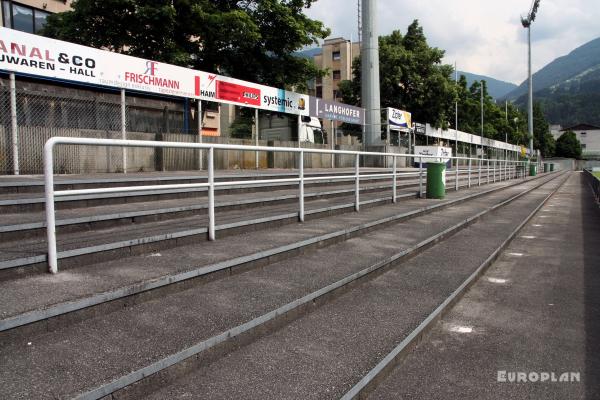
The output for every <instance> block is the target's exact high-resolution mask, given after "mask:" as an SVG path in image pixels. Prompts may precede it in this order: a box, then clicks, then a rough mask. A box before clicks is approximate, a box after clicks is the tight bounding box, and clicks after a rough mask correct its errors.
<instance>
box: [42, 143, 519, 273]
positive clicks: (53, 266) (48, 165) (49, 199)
mask: <svg viewBox="0 0 600 400" xmlns="http://www.w3.org/2000/svg"><path fill="white" fill-rule="evenodd" d="M56 145H79V146H111V147H123V148H126V147H152V148H180V149H199V150H207V151H208V160H207V161H208V166H207V169H208V181H207V182H206V183H182V184H169V185H147V186H126V187H116V188H93V189H77V190H58V191H55V190H54V157H53V150H54V147H55V146H56ZM215 150H242V151H255V152H257V151H265V152H287V153H298V154H299V159H298V177H297V178H285V179H266V180H247V181H228V182H218V183H215V172H214V152H215ZM305 153H317V154H330V155H353V156H355V160H354V174H352V175H342V176H323V177H321V176H319V177H308V178H305V177H304V154H305ZM361 156H377V157H391V158H392V160H393V162H392V172H389V173H377V174H364V175H362V176H361V175H360V157H361ZM399 157H403V158H405V159H415V160H418V164H419V170H418V172H398V170H397V167H396V165H397V159H398V158H399ZM428 159H445V160H468V164H469V165H468V169H466V170H465V169H463V170H462V171H467V173H468V187H471V170H472V169H471V164H472V160H476V161H477V164H478V169H479V179H478V183H479V184H481V170H482V164H483V162H482V161H483V160H482V159H480V158H472V157H445V156H441V157H440V156H427V155H415V154H404V153H380V152H373V151H351V150H326V149H307V148H296V147H269V146H245V145H232V144H216V143H183V142H157V141H146V140H122V139H92V138H68V137H59V136H57V137H53V138H51V139H49V140H48V141H47V142H46V144H45V145H44V185H45V202H46V232H47V241H48V243H47V244H48V269H49V271H50V272H51V273H56V272H58V260H57V249H56V215H55V210H54V201H55V198H56V197H64V196H72V195H84V194H99V193H122V192H137V191H144V190H167V189H195V188H202V187H206V188H208V239H209V240H215V187H221V186H239V185H257V184H265V183H298V185H299V187H298V189H299V196H298V197H299V211H298V219H299V221H300V222H303V221H304V183H305V182H306V181H309V182H312V181H324V180H339V179H342V180H344V179H346V180H354V193H355V201H354V208H355V210H356V211H359V210H360V180H361V178H362V179H365V180H368V179H370V178H387V177H389V178H392V202H394V203H395V202H396V200H397V196H396V189H397V182H396V181H397V177H398V176H407V175H416V176H418V177H419V196H420V197H422V194H423V161H424V160H425V161H427V160H428ZM486 160H487V163H488V165H487V166H488V182H489V163H490V161H494V165H495V163H496V162H497V161H502V162H504V163H505V166H506V167H507V173H506V174H505V179H509V176H511V177H512V176H515V175H517V176H515V177H516V178H518V169H517V168H516V166H517V165H519V164H525V162H524V161H517V160H491V159H486ZM508 164H510V165H511V167H510V170H511V171H515V174H514V175H513V174H512V173H511V174H510V175H509V174H508V169H509V168H508ZM459 169H460V168H459V167H458V165H457V167H456V177H457V180H456V190H458V187H459V185H458V174H459ZM523 170H524V169H523ZM523 175H524V173H523Z"/></svg>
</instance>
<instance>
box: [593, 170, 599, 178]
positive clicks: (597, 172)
mask: <svg viewBox="0 0 600 400" xmlns="http://www.w3.org/2000/svg"><path fill="white" fill-rule="evenodd" d="M592 174H593V175H594V176H595V177H596V178H598V179H600V171H596V172H592Z"/></svg>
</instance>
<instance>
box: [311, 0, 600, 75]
mask: <svg viewBox="0 0 600 400" xmlns="http://www.w3.org/2000/svg"><path fill="white" fill-rule="evenodd" d="M364 1H367V0H364ZM377 1H378V17H379V26H380V32H379V34H388V33H390V32H391V31H392V30H395V29H400V30H401V31H402V32H405V31H406V27H407V26H408V25H409V24H410V23H411V22H412V20H414V19H418V20H419V21H420V22H421V24H422V25H423V27H424V30H425V35H426V36H427V38H428V40H429V44H430V45H432V46H436V47H440V48H442V49H445V50H446V58H445V62H447V63H449V64H454V61H455V60H456V61H457V63H458V69H459V70H463V71H468V72H473V73H476V74H482V75H488V76H491V77H494V78H497V79H502V80H506V81H509V82H513V83H517V84H518V83H521V82H522V81H523V80H524V79H525V78H526V74H527V59H526V56H527V34H526V30H525V29H523V28H522V27H521V22H520V15H521V14H523V15H524V14H526V13H527V12H528V11H529V7H530V6H531V0H502V1H494V0H421V1H414V0H377ZM306 13H307V14H308V15H309V16H310V17H311V18H315V19H319V20H321V21H323V22H324V23H325V24H326V25H327V26H328V27H329V28H330V29H331V30H332V36H343V37H345V38H348V39H349V38H350V37H351V36H352V37H353V38H354V39H356V37H357V1H356V0H318V1H316V2H315V3H314V4H313V5H312V7H311V8H310V9H308V10H306ZM599 36H600V2H599V0H541V4H540V9H539V12H538V16H537V19H536V21H535V22H534V24H533V27H532V42H533V69H534V71H536V70H538V69H539V68H542V67H543V66H544V65H546V64H547V63H549V62H550V61H552V60H553V59H555V58H557V57H560V56H562V55H565V54H567V53H569V52H570V51H571V50H573V49H575V48H576V47H578V46H580V45H582V44H584V43H586V42H588V41H590V40H592V39H595V38H597V37H599Z"/></svg>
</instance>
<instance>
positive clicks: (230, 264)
mask: <svg viewBox="0 0 600 400" xmlns="http://www.w3.org/2000/svg"><path fill="white" fill-rule="evenodd" d="M513 184H514V183H513ZM505 187H507V185H506V184H505V185H499V186H498V187H491V188H490V187H485V188H483V187H482V188H477V189H475V188H474V189H471V190H468V191H466V192H462V191H461V192H458V193H450V194H449V195H448V197H447V198H446V199H445V200H444V201H438V200H428V199H413V200H410V199H407V200H405V201H402V202H398V203H396V204H390V205H387V206H381V207H376V208H369V209H366V210H364V209H363V210H362V212H360V213H348V214H343V215H340V216H337V217H335V218H323V219H316V220H310V219H309V220H308V221H307V222H305V223H304V224H294V225H288V226H281V227H277V228H275V230H258V231H256V232H252V235H251V238H252V240H249V241H248V244H246V240H242V241H240V236H235V235H234V236H230V237H225V238H222V239H220V240H217V241H216V242H205V241H199V242H195V243H194V244H192V245H187V246H185V245H181V247H178V248H176V249H172V250H162V251H160V252H155V253H144V254H140V255H138V256H130V257H127V258H124V259H123V258H118V259H116V260H114V261H108V262H101V266H100V267H99V268H98V266H96V265H95V264H97V263H98V262H91V263H90V264H89V265H88V266H89V268H77V269H67V270H66V271H65V270H63V268H62V265H61V270H60V273H59V274H58V275H50V274H44V273H39V274H35V275H31V274H28V275H25V276H23V275H19V274H13V275H10V279H5V280H4V281H1V280H0V293H2V294H3V296H2V297H0V302H2V303H3V304H4V307H5V310H3V312H2V317H3V319H2V320H1V321H0V331H6V330H9V329H12V328H14V327H17V326H23V325H26V324H31V323H34V322H38V321H45V320H46V319H47V318H53V317H56V316H58V315H61V316H62V315H64V314H67V313H78V314H86V315H87V314H89V312H90V310H89V308H90V307H91V306H97V305H102V304H104V303H106V302H109V301H111V302H114V301H115V300H117V299H124V298H128V297H131V295H133V294H140V293H145V296H147V294H148V293H147V291H148V290H155V289H160V290H161V291H165V290H166V291H168V290H171V289H170V288H168V286H170V285H171V284H178V285H180V284H187V283H186V282H188V281H191V280H196V278H203V277H205V276H210V275H211V274H213V273H216V272H219V271H221V270H223V269H229V270H234V269H236V270H237V269H239V268H240V267H243V268H248V267H250V266H255V265H263V264H265V263H266V262H273V261H275V260H279V259H285V258H289V257H291V256H293V255H296V254H301V253H303V252H305V251H308V250H310V249H313V248H318V247H322V246H325V245H329V244H332V243H337V242H339V241H343V240H347V239H349V238H351V237H354V236H359V235H362V234H365V233H367V232H370V231H372V230H375V229H381V228H382V227H385V226H387V225H389V224H393V223H398V222H401V221H404V220H408V219H410V218H414V217H416V216H420V215H424V214H426V213H429V212H433V211H436V210H441V209H443V208H445V207H449V206H452V205H455V204H458V203H462V202H467V201H473V200H475V199H477V198H478V197H482V196H486V195H489V194H491V193H494V192H496V191H498V190H500V189H502V188H505ZM242 237H245V235H242ZM134 271H135V273H133V272H134ZM66 277H68V278H66ZM73 281H77V282H78V285H76V286H73V285H72V283H71V282H73ZM86 296H88V297H86ZM89 296H92V297H89ZM11 299H18V301H13V300H11ZM126 301H127V302H130V301H131V299H129V298H128V299H127V300H126ZM80 311H81V312H80ZM44 327H45V325H44Z"/></svg>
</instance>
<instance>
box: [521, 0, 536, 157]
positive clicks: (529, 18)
mask: <svg viewBox="0 0 600 400" xmlns="http://www.w3.org/2000/svg"><path fill="white" fill-rule="evenodd" d="M539 6H540V0H533V4H532V5H531V10H530V11H529V14H527V18H525V17H521V24H522V25H523V28H527V65H528V80H527V86H528V88H529V100H528V103H527V116H528V120H529V132H528V134H529V151H530V155H531V156H533V82H532V80H531V24H532V23H533V21H535V15H536V14H537V10H538V7H539Z"/></svg>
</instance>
